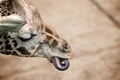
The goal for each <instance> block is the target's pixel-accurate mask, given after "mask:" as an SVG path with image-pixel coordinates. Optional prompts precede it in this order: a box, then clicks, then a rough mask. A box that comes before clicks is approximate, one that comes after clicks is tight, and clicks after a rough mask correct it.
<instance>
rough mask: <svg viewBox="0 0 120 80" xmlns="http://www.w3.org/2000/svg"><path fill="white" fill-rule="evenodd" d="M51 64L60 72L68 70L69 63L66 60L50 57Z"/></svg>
mask: <svg viewBox="0 0 120 80" xmlns="http://www.w3.org/2000/svg"><path fill="white" fill-rule="evenodd" d="M51 62H52V63H53V64H54V66H55V67H56V68H57V69H58V70H60V71H64V70H67V69H68V68H69V61H68V60H67V59H63V58H59V57H52V58H51Z"/></svg>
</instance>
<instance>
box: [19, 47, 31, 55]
mask: <svg viewBox="0 0 120 80" xmlns="http://www.w3.org/2000/svg"><path fill="white" fill-rule="evenodd" d="M17 50H18V51H19V52H21V54H23V55H30V52H28V50H26V48H25V47H20V48H17Z"/></svg>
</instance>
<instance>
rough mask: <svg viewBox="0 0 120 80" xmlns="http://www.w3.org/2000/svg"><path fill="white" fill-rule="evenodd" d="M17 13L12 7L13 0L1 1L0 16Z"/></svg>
mask: <svg viewBox="0 0 120 80" xmlns="http://www.w3.org/2000/svg"><path fill="white" fill-rule="evenodd" d="M13 13H15V12H14V10H13V9H12V5H11V0H2V1H0V16H8V15H10V14H13Z"/></svg>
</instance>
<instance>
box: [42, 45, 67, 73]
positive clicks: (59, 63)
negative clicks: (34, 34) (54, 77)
mask: <svg viewBox="0 0 120 80" xmlns="http://www.w3.org/2000/svg"><path fill="white" fill-rule="evenodd" d="M42 46H43V47H42V48H43V53H44V56H45V57H46V58H47V59H48V60H49V61H50V62H51V63H53V65H54V66H55V67H56V68H57V69H58V70H60V71H64V70H66V69H68V68H69V61H68V58H64V57H62V56H57V55H54V54H55V52H53V51H52V50H51V49H50V47H49V46H48V45H46V44H43V45H42Z"/></svg>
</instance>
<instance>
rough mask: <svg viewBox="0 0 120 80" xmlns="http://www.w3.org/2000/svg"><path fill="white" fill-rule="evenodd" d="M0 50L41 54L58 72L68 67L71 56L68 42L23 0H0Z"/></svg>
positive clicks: (33, 55)
mask: <svg viewBox="0 0 120 80" xmlns="http://www.w3.org/2000/svg"><path fill="white" fill-rule="evenodd" d="M0 53H2V54H6V55H15V56H19V57H44V58H47V59H48V60H49V61H50V62H51V63H52V64H53V65H54V66H55V67H56V68H57V69H58V70H60V71H64V70H67V69H68V67H69V59H70V58H71V57H72V50H71V47H70V45H69V44H68V42H67V41H66V40H65V39H64V38H62V37H61V36H59V35H58V33H57V32H56V31H54V30H53V29H52V28H50V26H49V25H46V24H45V23H44V22H43V20H42V18H41V16H40V13H39V11H38V10H37V9H36V8H34V7H32V6H30V5H28V4H26V3H25V1H24V0H0Z"/></svg>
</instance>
